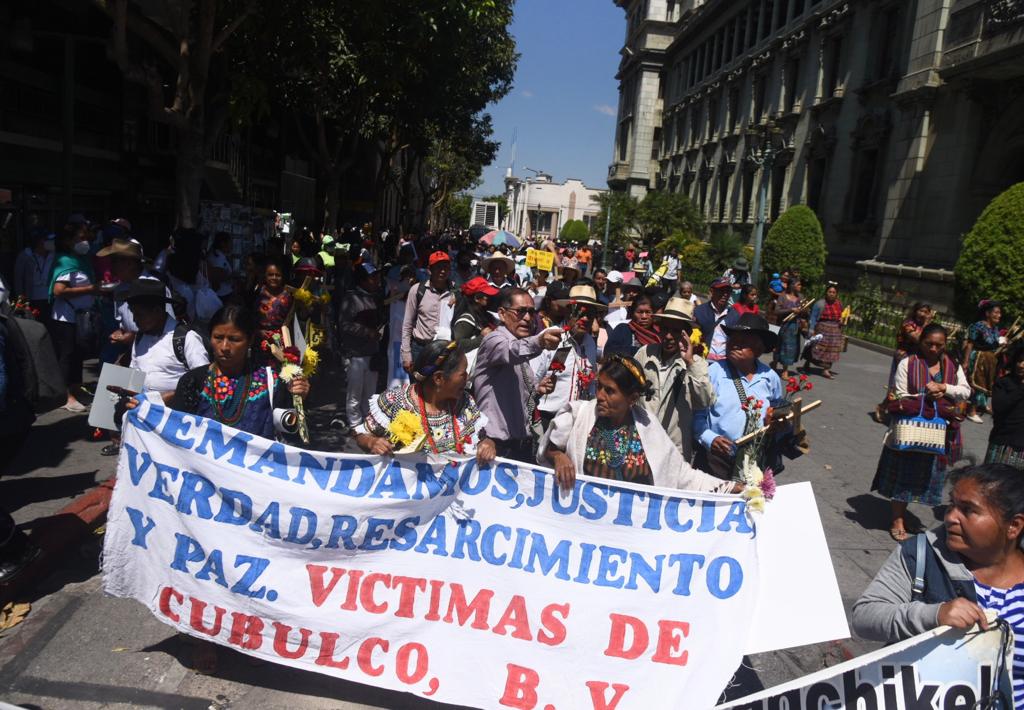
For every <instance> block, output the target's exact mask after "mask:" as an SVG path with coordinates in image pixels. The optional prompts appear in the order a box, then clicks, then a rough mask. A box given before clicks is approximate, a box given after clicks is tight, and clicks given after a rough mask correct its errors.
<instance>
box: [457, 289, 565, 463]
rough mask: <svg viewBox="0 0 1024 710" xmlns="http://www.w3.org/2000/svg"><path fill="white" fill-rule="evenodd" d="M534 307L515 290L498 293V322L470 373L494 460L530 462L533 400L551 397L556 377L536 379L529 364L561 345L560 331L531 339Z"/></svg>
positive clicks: (487, 337)
mask: <svg viewBox="0 0 1024 710" xmlns="http://www.w3.org/2000/svg"><path fill="white" fill-rule="evenodd" d="M536 314H537V309H536V308H535V307H534V305H533V298H532V297H531V296H530V294H529V293H527V292H526V291H524V290H523V289H519V288H507V289H504V290H503V291H502V292H501V293H500V294H499V295H498V318H499V320H500V321H501V323H500V324H499V325H498V327H497V328H495V329H494V330H493V331H491V332H490V333H488V334H487V335H486V336H485V337H484V339H483V341H482V342H481V343H480V348H479V352H478V353H477V358H476V366H475V367H474V369H473V391H474V393H475V395H476V401H477V405H478V406H479V407H480V410H481V411H482V412H483V413H484V415H486V417H487V424H486V426H485V427H484V429H485V431H486V436H487V438H489V439H491V440H492V441H494V445H495V448H496V450H497V452H498V456H502V457H504V458H510V459H514V460H516V461H522V462H523V463H532V462H533V460H534V445H533V437H532V427H533V419H534V413H535V412H536V409H537V398H538V396H540V395H545V394H548V393H550V392H551V391H552V390H553V389H554V387H555V383H554V378H552V377H550V376H548V377H544V378H542V379H540V380H537V379H536V378H535V377H534V375H533V372H532V371H531V370H530V360H532V359H533V358H534V357H536V356H537V355H539V354H540V352H541V350H554V349H556V348H557V347H558V346H559V344H560V343H561V329H560V328H547V329H545V330H543V331H541V332H540V333H538V334H537V335H531V330H532V328H531V324H532V323H533V319H534V316H536Z"/></svg>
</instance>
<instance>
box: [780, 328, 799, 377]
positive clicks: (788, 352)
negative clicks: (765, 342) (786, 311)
mask: <svg viewBox="0 0 1024 710" xmlns="http://www.w3.org/2000/svg"><path fill="white" fill-rule="evenodd" d="M775 359H776V360H777V361H779V362H781V363H782V364H783V365H784V366H785V367H789V366H790V365H792V364H793V363H795V362H796V361H797V360H799V359H800V322H799V320H797V319H796V318H794V319H793V320H791V321H790V322H789V323H786V324H785V325H783V326H782V327H780V328H779V346H778V347H777V348H775Z"/></svg>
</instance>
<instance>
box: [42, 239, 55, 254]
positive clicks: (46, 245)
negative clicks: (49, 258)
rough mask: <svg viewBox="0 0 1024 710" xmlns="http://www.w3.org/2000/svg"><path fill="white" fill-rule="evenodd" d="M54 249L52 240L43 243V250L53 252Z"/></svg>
mask: <svg viewBox="0 0 1024 710" xmlns="http://www.w3.org/2000/svg"><path fill="white" fill-rule="evenodd" d="M54 247H55V243H54V241H53V240H52V239H47V240H46V241H45V242H43V249H45V250H46V251H53V250H54Z"/></svg>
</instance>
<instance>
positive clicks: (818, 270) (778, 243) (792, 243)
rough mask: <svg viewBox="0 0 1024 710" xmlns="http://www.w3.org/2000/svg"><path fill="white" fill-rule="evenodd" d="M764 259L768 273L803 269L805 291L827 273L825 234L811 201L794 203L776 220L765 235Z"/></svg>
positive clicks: (814, 285) (763, 262) (801, 272)
mask: <svg viewBox="0 0 1024 710" xmlns="http://www.w3.org/2000/svg"><path fill="white" fill-rule="evenodd" d="M761 261H762V264H763V269H764V271H765V273H767V274H772V273H780V274H781V273H782V272H783V271H784V270H786V269H791V268H792V269H799V271H800V278H801V280H802V281H803V284H804V293H809V292H811V291H812V290H813V289H814V288H815V287H817V286H820V285H821V282H822V279H823V278H824V277H825V235H824V234H823V233H822V231H821V222H819V221H818V217H817V215H815V214H814V210H812V209H811V208H810V207H808V206H807V205H793V206H792V207H790V208H789V209H788V210H786V211H785V212H783V213H782V215H781V216H780V217H779V218H778V219H777V220H776V221H775V224H773V225H772V228H771V229H769V230H768V235H767V236H766V237H765V239H764V247H763V250H762V257H761Z"/></svg>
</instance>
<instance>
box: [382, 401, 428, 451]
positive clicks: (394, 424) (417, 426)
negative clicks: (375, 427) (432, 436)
mask: <svg viewBox="0 0 1024 710" xmlns="http://www.w3.org/2000/svg"><path fill="white" fill-rule="evenodd" d="M420 436H423V424H422V423H421V422H420V418H419V417H417V416H416V415H415V414H413V413H412V412H410V411H409V410H407V409H403V410H401V411H400V412H399V413H398V414H396V415H395V418H394V419H392V420H391V423H390V424H388V438H389V439H391V442H392V443H394V444H401V445H402V446H408V445H409V444H411V443H412V442H414V441H416V439H417V438H419V437H420Z"/></svg>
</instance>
